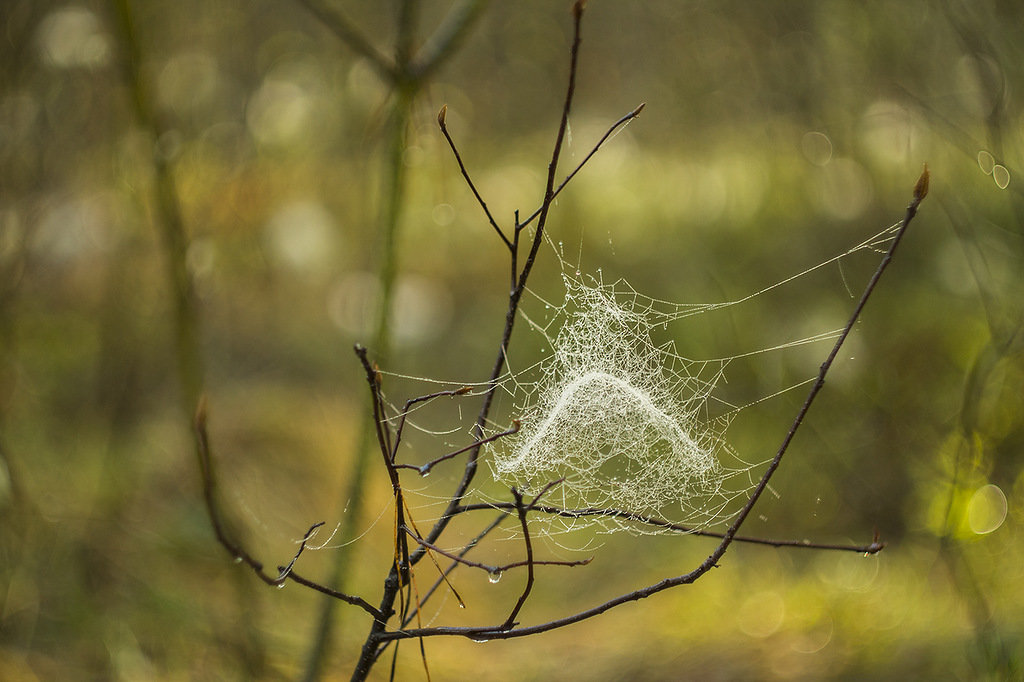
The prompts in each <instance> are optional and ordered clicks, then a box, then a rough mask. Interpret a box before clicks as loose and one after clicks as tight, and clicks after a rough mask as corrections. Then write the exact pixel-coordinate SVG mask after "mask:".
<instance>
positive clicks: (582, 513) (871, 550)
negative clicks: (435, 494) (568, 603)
mask: <svg viewBox="0 0 1024 682" xmlns="http://www.w3.org/2000/svg"><path fill="white" fill-rule="evenodd" d="M494 509H498V510H501V511H504V512H506V513H511V512H512V511H513V510H514V509H515V505H514V504H512V503H511V502H498V503H493V502H487V503H484V502H480V503H474V504H464V505H461V506H460V507H459V508H458V510H457V513H463V512H473V511H482V510H494ZM533 509H535V510H536V511H539V512H541V513H542V514H551V515H553V516H563V517H565V518H570V519H580V518H585V517H588V516H605V517H608V518H616V519H625V520H627V521H635V522H636V523H639V524H644V525H648V526H654V527H657V528H663V529H665V530H670V531H675V532H677V533H680V534H685V535H694V536H697V537H707V538H718V539H722V538H724V537H725V533H719V532H715V531H710V530H701V529H699V528H694V527H693V526H686V525H683V524H679V523H673V522H671V521H667V520H665V519H659V518H656V517H653V516H645V515H643V514H637V513H635V512H629V511H626V510H624V509H611V508H599V507H589V508H586V509H563V508H562V507H551V506H543V505H542V506H537V507H533ZM733 542H742V543H747V544H753V545H765V546H768V547H793V548H796V549H822V550H835V551H843V552H855V553H857V554H877V553H878V552H880V551H882V549H884V548H885V543H884V542H881V541H880V539H879V538H878V537H877V536H876V537H875V538H874V539H873V540H872V541H871V543H870V544H867V545H841V544H829V543H819V542H811V541H809V540H772V539H770V538H755V537H748V536H742V535H737V536H736V537H734V538H733Z"/></svg>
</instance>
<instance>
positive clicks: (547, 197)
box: [412, 1, 583, 563]
mask: <svg viewBox="0 0 1024 682" xmlns="http://www.w3.org/2000/svg"><path fill="white" fill-rule="evenodd" d="M582 13H583V4H582V3H581V2H579V1H577V3H576V4H575V5H573V18H574V21H573V41H572V47H571V48H570V51H569V83H568V86H567V87H566V95H565V101H564V104H563V105H562V115H561V121H560V123H559V126H558V134H557V135H556V136H555V147H554V151H553V152H552V154H551V161H550V163H549V164H548V179H547V185H546V189H545V191H544V203H543V205H542V210H541V214H540V216H538V221H537V229H536V232H535V233H534V236H533V244H532V245H531V248H530V254H529V256H528V258H527V260H526V263H525V264H524V266H523V270H522V272H521V273H519V276H518V279H516V273H515V272H514V270H513V273H512V275H513V285H514V286H513V287H512V290H511V291H510V293H509V299H508V307H507V308H506V310H505V327H504V330H503V331H502V334H501V342H500V344H499V346H498V354H497V357H496V358H495V360H494V366H493V368H492V369H491V376H490V379H488V381H487V393H486V394H485V395H484V401H483V404H482V405H481V406H480V412H479V414H478V415H477V420H476V424H475V425H474V427H473V428H474V430H475V432H476V435H477V438H479V439H481V440H483V434H484V427H485V426H486V424H487V420H488V417H489V416H490V413H491V405H493V402H494V395H495V388H497V386H498V379H499V378H500V377H501V373H502V371H503V370H504V368H505V354H506V351H507V349H508V344H509V341H510V340H511V338H512V329H513V327H514V326H515V320H516V316H517V315H518V312H519V303H520V301H521V300H522V296H523V292H524V291H525V290H526V283H527V281H528V279H529V277H530V272H531V271H532V270H533V263H534V261H535V259H536V256H537V252H538V251H539V250H540V245H541V243H542V242H543V239H544V228H545V225H546V223H547V215H548V210H549V209H550V207H551V202H552V200H553V198H554V195H553V189H554V182H555V180H554V178H555V173H556V172H557V169H558V157H559V153H560V151H561V148H562V141H563V140H564V138H565V131H566V128H567V127H568V122H569V111H570V109H571V108H572V100H573V95H574V93H575V91H576V70H577V67H578V64H579V49H580V22H581V18H582ZM516 222H517V223H518V222H519V221H518V217H517V220H516ZM521 232H522V228H521V227H520V226H519V225H518V224H517V225H516V228H515V241H514V243H513V248H512V258H513V259H515V258H516V250H517V248H518V245H519V235H520V234H521ZM513 267H514V266H513ZM481 447H483V446H482V445H480V446H474V447H473V449H471V450H470V451H469V457H468V458H467V460H466V466H465V469H464V470H463V474H462V479H461V480H460V481H459V484H458V485H457V486H456V488H455V492H453V493H452V496H451V498H450V501H449V503H448V507H447V508H446V509H445V511H444V512H443V513H442V514H441V516H440V518H438V520H437V521H436V522H435V523H434V527H433V528H431V530H430V533H429V534H428V535H427V537H426V540H427V541H428V542H436V541H437V538H438V537H440V535H441V533H443V532H444V529H445V528H447V527H448V524H449V523H450V522H451V520H452V515H453V512H454V511H455V509H456V508H457V507H458V506H459V504H460V503H461V502H462V498H463V497H465V495H466V492H467V491H468V490H469V486H470V485H471V484H472V482H473V479H474V478H475V477H476V472H477V469H478V459H479V456H480V448H481ZM424 551H425V550H423V549H422V548H421V549H420V550H419V551H417V552H416V554H414V555H413V556H412V561H413V563H415V562H416V561H418V560H419V559H420V558H422V554H423V552H424Z"/></svg>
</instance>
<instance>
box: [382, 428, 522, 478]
mask: <svg viewBox="0 0 1024 682" xmlns="http://www.w3.org/2000/svg"><path fill="white" fill-rule="evenodd" d="M519 428H520V424H519V420H518V419H515V420H513V421H512V427H511V428H510V429H508V430H506V431H502V432H501V433H495V434H493V435H491V436H488V437H487V438H484V439H482V440H478V441H474V442H473V443H470V444H469V445H467V446H466V447H464V448H459V449H458V450H456V451H455V452H449V453H448V454H447V455H442V456H441V457H438V458H437V459H433V460H431V461H429V462H427V463H426V464H422V465H420V466H416V465H415V464H396V465H395V468H396V469H415V470H416V471H418V472H419V474H420V476H426V475H427V474H429V473H430V472H431V470H432V469H433V468H434V467H435V466H437V465H438V464H440V463H441V462H445V461H447V460H449V459H451V458H453V457H458V456H459V455H461V454H462V453H464V452H469V451H470V450H473V449H478V448H480V446H481V445H486V444H488V443H493V442H494V441H496V440H498V439H499V438H504V437H505V436H511V435H512V434H514V433H519Z"/></svg>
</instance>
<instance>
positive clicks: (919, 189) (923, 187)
mask: <svg viewBox="0 0 1024 682" xmlns="http://www.w3.org/2000/svg"><path fill="white" fill-rule="evenodd" d="M930 177H931V173H929V172H928V164H927V163H926V164H924V170H922V171H921V177H919V178H918V179H917V184H916V185H914V201H916V202H917V203H921V200H923V199H924V198H925V197H926V196H928V180H929V178H930Z"/></svg>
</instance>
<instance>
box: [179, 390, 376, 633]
mask: <svg viewBox="0 0 1024 682" xmlns="http://www.w3.org/2000/svg"><path fill="white" fill-rule="evenodd" d="M193 427H194V431H195V437H196V450H197V451H198V453H199V461H200V473H201V476H202V483H203V501H204V502H205V504H206V513H207V515H208V516H209V517H210V525H212V526H213V533H214V535H215V536H216V538H217V542H219V543H220V544H221V546H222V547H224V549H226V550H227V551H228V553H229V554H230V555H231V556H232V557H234V559H235V561H237V562H239V563H243V564H245V565H246V566H248V567H249V568H251V569H252V570H253V572H254V573H255V574H256V576H257V577H258V578H259V579H260V580H262V581H263V582H265V583H266V584H267V585H275V586H279V585H283V584H284V583H285V581H286V580H294V581H295V582H297V583H299V584H300V585H305V586H306V587H309V588H312V589H314V590H316V591H318V592H322V593H324V594H326V595H329V596H331V597H334V598H335V599H340V600H341V601H344V602H347V603H349V604H352V605H354V606H358V607H360V608H361V609H363V610H364V611H366V612H367V613H369V614H370V615H372V616H374V617H375V618H380V617H381V612H380V610H378V609H375V608H373V606H371V605H370V604H369V603H368V602H367V601H366V600H364V599H362V598H360V597H353V596H351V595H348V594H345V593H343V592H339V591H337V590H334V589H331V588H329V587H326V586H324V585H320V584H318V583H315V582H313V581H311V580H307V579H305V578H303V577H302V576H300V575H298V574H296V573H295V572H294V571H293V568H294V567H295V562H296V561H298V560H299V556H300V555H301V554H302V552H303V551H304V550H305V549H306V544H307V543H308V542H309V540H310V539H311V538H312V537H313V535H314V533H315V531H316V530H317V529H318V528H320V526H322V525H324V523H323V522H322V521H321V522H320V523H316V524H313V525H312V526H311V527H310V528H309V530H308V531H306V535H305V536H304V537H303V538H302V544H301V545H300V546H299V550H298V551H297V552H296V553H295V556H294V557H292V560H291V562H289V564H288V565H287V566H284V567H279V568H278V575H276V576H274V575H270V574H269V573H267V572H266V571H265V570H264V569H263V563H262V562H261V561H259V560H257V559H256V558H255V557H253V556H252V555H251V554H250V553H249V552H248V551H246V549H245V548H244V547H242V546H241V545H240V544H239V543H237V542H235V541H234V540H232V539H231V537H230V536H229V535H228V531H227V528H226V527H225V524H224V521H223V519H222V518H221V515H220V506H219V505H218V504H217V493H216V481H215V480H214V477H213V473H212V464H213V459H212V455H211V453H210V439H209V435H208V433H207V429H206V400H205V399H203V400H201V401H200V403H199V406H198V408H197V409H196V414H195V418H194V421H193Z"/></svg>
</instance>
